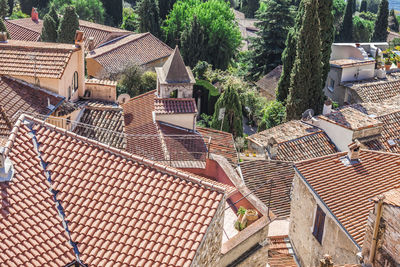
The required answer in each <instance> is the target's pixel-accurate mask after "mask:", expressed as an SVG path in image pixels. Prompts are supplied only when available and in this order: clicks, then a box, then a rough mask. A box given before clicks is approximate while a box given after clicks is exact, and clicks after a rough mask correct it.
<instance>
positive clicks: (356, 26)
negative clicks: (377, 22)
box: [353, 16, 374, 42]
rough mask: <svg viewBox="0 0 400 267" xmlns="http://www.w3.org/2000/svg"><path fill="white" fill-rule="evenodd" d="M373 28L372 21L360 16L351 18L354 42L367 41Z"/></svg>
mask: <svg viewBox="0 0 400 267" xmlns="http://www.w3.org/2000/svg"><path fill="white" fill-rule="evenodd" d="M373 30H374V22H373V21H370V20H367V19H364V18H362V17H361V16H354V18H353V38H354V41H355V42H369V40H370V39H371V35H372V32H373Z"/></svg>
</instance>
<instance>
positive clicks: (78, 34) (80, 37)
mask: <svg viewBox="0 0 400 267" xmlns="http://www.w3.org/2000/svg"><path fill="white" fill-rule="evenodd" d="M83 41H84V36H83V31H79V30H77V31H76V33H75V46H77V47H80V46H81V45H82V43H83Z"/></svg>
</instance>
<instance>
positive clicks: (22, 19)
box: [4, 17, 43, 33]
mask: <svg viewBox="0 0 400 267" xmlns="http://www.w3.org/2000/svg"><path fill="white" fill-rule="evenodd" d="M14 20H18V21H26V20H32V18H31V17H29V18H20V19H7V20H4V21H6V22H8V23H11V24H13V25H15V26H18V27H21V28H24V29H25V30H29V31H32V32H35V33H41V31H35V30H34V29H33V28H29V27H25V26H23V25H21V24H17V23H15V22H12V21H14ZM39 21H43V20H41V19H38V22H39Z"/></svg>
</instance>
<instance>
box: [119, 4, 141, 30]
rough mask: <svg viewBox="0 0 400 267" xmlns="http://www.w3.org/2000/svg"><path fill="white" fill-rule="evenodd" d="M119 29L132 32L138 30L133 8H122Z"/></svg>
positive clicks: (137, 18)
mask: <svg viewBox="0 0 400 267" xmlns="http://www.w3.org/2000/svg"><path fill="white" fill-rule="evenodd" d="M121 28H122V29H125V30H128V31H133V32H134V31H137V30H138V29H139V16H138V15H137V14H136V13H135V11H134V10H133V8H124V11H123V19H122V25H121Z"/></svg>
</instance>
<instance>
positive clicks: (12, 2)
mask: <svg viewBox="0 0 400 267" xmlns="http://www.w3.org/2000/svg"><path fill="white" fill-rule="evenodd" d="M8 7H9V10H8V15H11V14H12V13H13V9H14V0H8Z"/></svg>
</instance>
